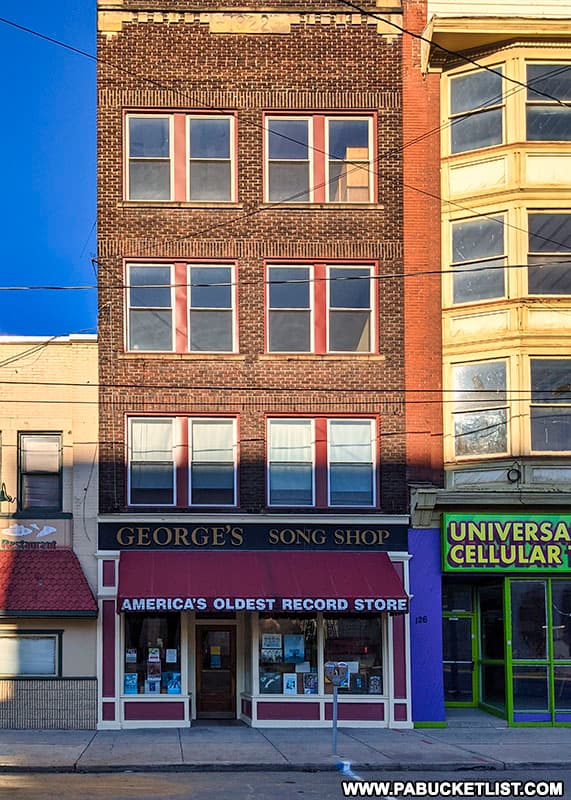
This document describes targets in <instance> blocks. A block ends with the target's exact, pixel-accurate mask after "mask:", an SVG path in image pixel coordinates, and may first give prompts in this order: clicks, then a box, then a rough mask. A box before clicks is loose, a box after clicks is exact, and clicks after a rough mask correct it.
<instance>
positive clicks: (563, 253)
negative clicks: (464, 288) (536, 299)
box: [527, 108, 571, 294]
mask: <svg viewBox="0 0 571 800" xmlns="http://www.w3.org/2000/svg"><path fill="white" fill-rule="evenodd" d="M568 113H569V114H571V108H570V109H569V111H568ZM528 226H529V250H528V257H527V263H528V265H529V266H528V270H527V280H528V292H529V294H571V213H569V212H568V213H555V212H552V211H551V212H548V213H547V212H541V213H538V212H533V213H529V214H528Z"/></svg>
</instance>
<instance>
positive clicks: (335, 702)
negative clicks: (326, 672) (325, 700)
mask: <svg viewBox="0 0 571 800" xmlns="http://www.w3.org/2000/svg"><path fill="white" fill-rule="evenodd" d="M337 688H338V687H337V684H335V685H334V686H333V755H334V756H336V755H337Z"/></svg>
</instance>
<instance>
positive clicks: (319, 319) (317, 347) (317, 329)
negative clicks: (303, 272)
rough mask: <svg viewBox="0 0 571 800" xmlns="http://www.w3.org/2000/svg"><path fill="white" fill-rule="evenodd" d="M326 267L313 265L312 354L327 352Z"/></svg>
mask: <svg viewBox="0 0 571 800" xmlns="http://www.w3.org/2000/svg"><path fill="white" fill-rule="evenodd" d="M326 278H327V267H326V266H325V264H314V265H313V315H312V319H313V335H314V342H313V352H314V353H326V352H327V329H328V325H327V314H328V311H327V295H328V285H327V280H326Z"/></svg>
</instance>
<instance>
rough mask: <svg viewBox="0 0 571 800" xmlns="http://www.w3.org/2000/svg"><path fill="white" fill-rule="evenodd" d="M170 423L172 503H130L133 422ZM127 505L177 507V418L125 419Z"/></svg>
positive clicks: (146, 417)
mask: <svg viewBox="0 0 571 800" xmlns="http://www.w3.org/2000/svg"><path fill="white" fill-rule="evenodd" d="M156 421H160V422H167V421H168V422H170V423H171V427H172V467H173V469H172V473H173V502H172V503H134V502H133V501H132V496H131V492H132V469H131V465H132V458H131V452H132V451H131V448H132V443H133V435H132V427H133V422H156ZM126 424H127V439H126V441H127V499H128V502H127V505H129V506H133V507H137V508H145V507H147V506H148V507H149V508H151V507H154V506H157V507H163V506H164V507H165V508H175V507H176V505H177V482H176V479H177V458H176V456H177V450H178V447H179V440H178V425H177V418H176V417H171V416H164V417H162V416H156V417H153V416H145V415H143V416H130V417H128V418H127V421H126Z"/></svg>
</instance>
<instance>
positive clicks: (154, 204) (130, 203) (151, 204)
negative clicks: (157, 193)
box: [117, 200, 244, 211]
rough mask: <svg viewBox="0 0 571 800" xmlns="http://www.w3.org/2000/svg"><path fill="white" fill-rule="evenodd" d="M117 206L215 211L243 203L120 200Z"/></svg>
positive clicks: (232, 208) (230, 201) (235, 207)
mask: <svg viewBox="0 0 571 800" xmlns="http://www.w3.org/2000/svg"><path fill="white" fill-rule="evenodd" d="M117 208H168V209H173V208H206V209H208V208H213V209H216V211H220V210H221V209H225V208H226V209H228V210H229V211H233V210H234V209H242V208H244V205H243V203H236V202H234V201H233V200H228V202H226V201H224V202H219V201H212V202H207V201H203V202H200V203H199V202H189V201H186V200H120V201H119V202H118V203H117Z"/></svg>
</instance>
